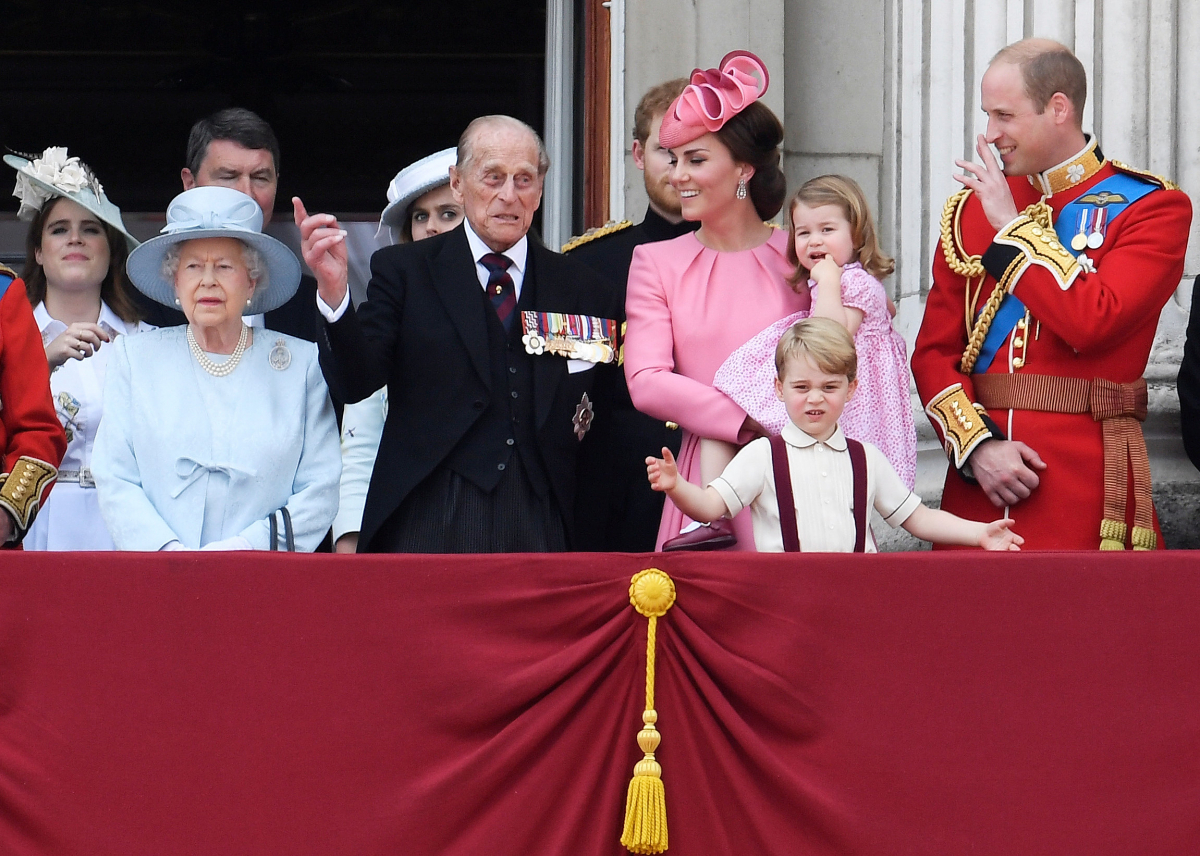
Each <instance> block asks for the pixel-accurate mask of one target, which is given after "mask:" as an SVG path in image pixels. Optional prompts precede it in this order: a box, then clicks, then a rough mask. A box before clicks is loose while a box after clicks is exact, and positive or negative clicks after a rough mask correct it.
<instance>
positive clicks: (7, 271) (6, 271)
mask: <svg viewBox="0 0 1200 856" xmlns="http://www.w3.org/2000/svg"><path fill="white" fill-rule="evenodd" d="M0 276H11V277H12V278H13V279H16V278H17V272H16V271H15V270H13V269H12V268H10V267H9V266H8V265H5V264H0Z"/></svg>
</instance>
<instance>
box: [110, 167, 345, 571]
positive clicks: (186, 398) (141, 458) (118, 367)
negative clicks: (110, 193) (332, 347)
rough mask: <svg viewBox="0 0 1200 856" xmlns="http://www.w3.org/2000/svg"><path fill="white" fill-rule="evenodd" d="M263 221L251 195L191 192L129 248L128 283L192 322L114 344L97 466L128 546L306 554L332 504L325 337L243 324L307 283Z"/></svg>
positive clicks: (335, 459) (334, 469)
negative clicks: (309, 338)
mask: <svg viewBox="0 0 1200 856" xmlns="http://www.w3.org/2000/svg"><path fill="white" fill-rule="evenodd" d="M261 229H262V211H261V210H260V209H259V208H258V205H257V204H256V203H255V202H254V200H253V199H251V198H250V197H249V196H246V195H245V194H242V193H240V192H238V191H236V190H232V189H230V188H225V187H197V188H193V189H192V190H188V191H186V192H184V193H182V194H180V195H179V196H177V197H176V198H175V199H174V200H173V201H172V202H171V205H170V207H169V208H168V210H167V226H166V228H165V229H164V230H163V234H162V235H159V236H158V237H156V238H154V239H152V240H150V241H148V242H147V243H145V244H143V245H142V246H141V247H139V248H138V249H137V250H136V251H135V252H134V253H133V254H132V255H130V257H129V263H128V269H129V276H130V279H131V280H132V281H133V283H134V285H136V286H137V287H138V289H140V290H141V291H142V292H143V293H145V294H146V295H147V296H149V297H151V298H153V299H154V300H156V301H158V302H160V303H163V304H166V305H169V306H176V307H179V308H181V309H182V310H183V313H184V315H185V316H186V317H187V319H188V323H187V324H186V325H184V326H183V327H174V328H166V329H161V330H156V331H152V332H149V333H143V334H141V335H139V336H137V337H124V336H123V337H121V338H120V339H118V341H117V342H116V344H115V345H113V346H112V347H113V349H114V350H113V353H112V355H111V357H110V358H109V365H108V376H107V379H106V385H105V402H106V407H105V415H104V419H103V421H102V422H101V425H100V429H99V432H98V434H97V437H96V445H95V451H94V455H93V464H92V470H93V474H94V476H95V480H96V486H97V490H98V492H99V499H100V510H101V513H102V514H103V516H104V521H105V523H106V524H107V526H108V529H109V532H110V533H111V534H112V536H113V541H114V542H115V543H116V545H117V549H119V550H196V549H202V550H222V549H224V550H238V549H245V550H249V549H256V550H266V549H276V548H278V549H284V548H285V547H286V546H287V545H288V538H289V536H291V538H293V539H294V547H295V549H297V550H304V551H312V550H314V549H316V547H317V545H318V544H319V543H320V542H321V539H322V538H323V537H324V535H325V533H326V532H327V531H328V529H329V525H330V523H331V522H332V520H333V517H334V515H335V513H336V512H337V502H338V499H337V496H338V478H339V476H340V474H341V463H340V459H339V455H338V437H337V426H336V422H335V420H334V415H333V407H332V405H331V404H330V401H329V393H328V391H327V389H326V386H325V381H324V379H323V377H322V375H321V370H320V367H319V366H318V364H317V349H316V346H315V345H313V344H311V343H309V342H305V341H302V340H300V339H295V338H293V337H291V336H285V335H283V334H281V333H275V332H272V331H270V330H266V329H264V328H261V327H260V328H251V327H250V326H248V325H247V324H245V323H244V322H243V319H242V316H243V315H254V314H259V313H264V312H267V311H269V310H271V309H273V308H275V307H277V306H280V305H282V304H283V303H285V302H286V301H287V300H288V298H290V297H291V296H292V295H293V294H294V293H295V291H296V287H297V285H298V284H299V281H300V266H299V263H298V262H297V261H296V258H295V256H293V255H292V253H291V252H290V251H289V250H288V249H287V248H286V247H285V246H284V245H283V244H281V243H279V242H278V241H275V240H274V239H273V238H270V237H268V236H266V235H263V234H261ZM314 311H315V310H314ZM273 535H274V540H273V538H272V536H273Z"/></svg>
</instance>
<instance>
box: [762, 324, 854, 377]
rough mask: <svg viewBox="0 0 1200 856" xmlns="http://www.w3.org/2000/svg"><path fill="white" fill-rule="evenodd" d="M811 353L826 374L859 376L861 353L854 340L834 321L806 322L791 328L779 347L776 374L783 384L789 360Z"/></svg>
mask: <svg viewBox="0 0 1200 856" xmlns="http://www.w3.org/2000/svg"><path fill="white" fill-rule="evenodd" d="M803 353H807V354H808V355H809V356H810V357H812V361H813V362H814V363H816V365H817V368H819V369H820V370H821V371H823V372H825V373H826V374H831V375H842V374H844V375H845V376H846V379H847V380H848V381H853V380H854V379H855V378H856V377H857V376H858V353H857V352H856V351H855V350H854V340H853V339H852V338H850V334H849V333H848V332H847V331H846V328H845V327H843V326H842V325H841V324H839V323H838V322H836V321H834V320H833V319H832V318H805V319H803V320H801V321H797V322H796V323H795V324H793V325H792V326H791V327H789V328H788V329H787V330H786V331H785V332H784V334H783V336H781V337H780V339H779V344H778V345H777V346H776V347H775V374H776V376H777V377H778V378H779V380H780V381H782V380H783V379H784V378H783V371H784V368H785V367H786V366H787V362H788V360H791V359H795V358H798V357H799V356H800V355H801V354H803Z"/></svg>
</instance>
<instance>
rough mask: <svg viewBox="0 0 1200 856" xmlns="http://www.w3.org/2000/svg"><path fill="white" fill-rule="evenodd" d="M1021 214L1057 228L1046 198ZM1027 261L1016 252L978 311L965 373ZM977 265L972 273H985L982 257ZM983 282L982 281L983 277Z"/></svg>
mask: <svg viewBox="0 0 1200 856" xmlns="http://www.w3.org/2000/svg"><path fill="white" fill-rule="evenodd" d="M965 192H968V191H961V190H960V191H959V192H958V193H956V194H955V196H958V195H960V194H963V193H965ZM953 199H954V197H951V200H952V201H953ZM949 204H950V203H946V205H947V208H949ZM1021 215H1022V216H1023V217H1028V218H1030V219H1031V220H1033V221H1034V222H1035V223H1037V224H1038V225H1039V226H1041V227H1042V228H1043V229H1053V228H1054V212H1053V211H1051V210H1050V206H1049V205H1047V204H1046V200H1044V199H1043V200H1041V201H1040V202H1035V203H1033V204H1032V205H1030V206H1029V207H1028V208H1026V209H1025V210H1024V211H1022V212H1021ZM942 221H943V226H942V248H943V251H945V247H946V239H945V235H946V227H945V225H944V224H945V221H946V215H945V213H944V212H943V214H942ZM955 228H956V231H957V217H956V218H955ZM970 258H971V259H972V260H974V259H982V257H981V256H971V257H970ZM949 259H950V257H949V255H947V256H946V260H947V261H949ZM1028 264H1029V261H1028V259H1027V258H1026V257H1025V256H1024V255H1019V256H1017V257H1016V258H1015V259H1014V260H1013V263H1012V264H1010V265H1009V266H1008V269H1007V270H1006V271H1005V272H1004V275H1003V276H1002V277H1000V281H999V282H997V283H996V287H995V288H994V289H992V293H991V294H990V295H989V296H988V299H987V303H985V304H984V307H983V311H982V312H980V313H979V319H978V320H977V321H976V322H975V324H974V325H973V326H972V327H971V328H970V330H971V333H970V335H969V336H968V338H967V349H966V350H965V351H963V356H962V362H961V363H960V364H959V368H960V369H961V370H962V373H963V374H970V373H971V371H972V370H973V369H974V368H975V363H976V361H977V360H978V359H979V352H980V351H981V350H983V342H984V340H985V339H986V338H987V334H988V331H989V330H990V329H991V328H992V321H994V320H995V318H996V312H997V311H999V309H1000V304H1001V303H1002V302H1003V300H1004V296H1005V295H1006V294H1007V293H1008V284H1009V283H1011V282H1012V281H1013V280H1015V279H1016V278H1017V276H1018V275H1019V274H1020V272H1021V270H1022V269H1024V268H1025V267H1026V266H1027V265H1028ZM978 268H979V270H980V273H977V274H973V275H975V276H980V277H982V276H983V275H984V273H983V263H982V261H980V262H979V264H978ZM972 270H974V268H972ZM956 273H957V271H956ZM964 276H965V274H964ZM980 284H982V281H981V283H980ZM969 286H970V282H969V281H968V291H969V290H970V289H969ZM969 316H970V307H968V317H969Z"/></svg>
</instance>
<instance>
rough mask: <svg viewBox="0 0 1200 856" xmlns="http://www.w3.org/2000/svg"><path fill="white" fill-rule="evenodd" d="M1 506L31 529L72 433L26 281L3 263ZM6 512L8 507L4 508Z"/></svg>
mask: <svg viewBox="0 0 1200 856" xmlns="http://www.w3.org/2000/svg"><path fill="white" fill-rule="evenodd" d="M0 291H2V292H3V294H2V296H0V448H2V449H3V450H4V465H3V466H4V469H3V472H2V473H0V509H3V510H4V511H6V512H8V514H9V515H10V516H11V517H12V518H13V519H14V520H15V521H16V523H17V534H18V537H20V536H23V535H24V534H25V530H26V529H28V528H29V524H30V523H32V522H33V518H34V516H35V515H36V514H37V511H38V509H39V508H40V507H41V505H42V503H43V502H45V500H46V496H47V495H48V494H49V493H50V488H51V486H52V485H53V484H54V479H55V477H56V476H57V474H58V464H59V462H61V461H62V457H63V453H64V452H65V451H66V449H67V438H66V435H65V434H64V433H63V428H62V425H61V424H59V421H58V415H57V414H56V413H55V411H54V401H53V400H52V398H51V397H50V369H49V366H48V365H47V364H46V351H45V348H44V347H43V345H42V337H41V334H40V333H39V332H38V327H37V323H36V322H35V321H34V319H33V308H32V307H31V306H30V305H29V298H28V297H27V296H26V294H25V283H23V282H22V281H21V280H19V279H12V280H11V281H10V277H9V272H8V271H7V269H5V268H3V267H0ZM0 513H3V512H0Z"/></svg>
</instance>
